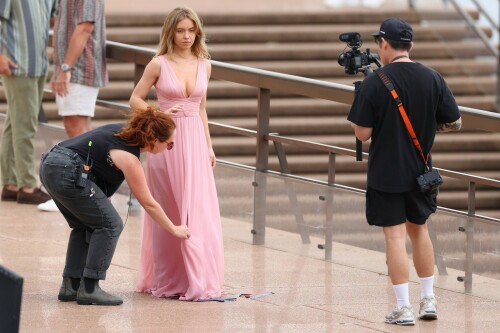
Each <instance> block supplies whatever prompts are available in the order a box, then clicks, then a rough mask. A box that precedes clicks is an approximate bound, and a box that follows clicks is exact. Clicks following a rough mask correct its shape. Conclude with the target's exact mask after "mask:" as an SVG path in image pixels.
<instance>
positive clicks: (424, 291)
mask: <svg viewBox="0 0 500 333" xmlns="http://www.w3.org/2000/svg"><path fill="white" fill-rule="evenodd" d="M420 297H421V298H424V297H428V298H429V297H434V275H432V276H429V277H424V278H420Z"/></svg>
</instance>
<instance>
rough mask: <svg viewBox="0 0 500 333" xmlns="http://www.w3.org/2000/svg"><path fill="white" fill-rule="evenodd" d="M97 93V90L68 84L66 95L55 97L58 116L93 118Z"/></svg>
mask: <svg viewBox="0 0 500 333" xmlns="http://www.w3.org/2000/svg"><path fill="white" fill-rule="evenodd" d="M98 93H99V88H96V87H89V86H84V85H81V84H77V83H70V84H69V86H68V95H66V96H64V97H61V96H56V104H57V109H58V113H59V115H60V116H62V117H64V116H88V117H93V116H94V112H95V102H96V100H97V94H98Z"/></svg>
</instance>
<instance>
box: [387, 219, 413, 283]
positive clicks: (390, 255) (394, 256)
mask: <svg viewBox="0 0 500 333" xmlns="http://www.w3.org/2000/svg"><path fill="white" fill-rule="evenodd" d="M384 235H385V244H386V256H387V266H388V268H389V275H390V277H391V282H392V284H393V285H397V284H402V283H407V282H408V280H409V262H408V254H407V253H406V228H405V225H404V224H400V225H396V226H392V227H384Z"/></svg>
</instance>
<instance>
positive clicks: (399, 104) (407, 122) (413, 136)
mask: <svg viewBox="0 0 500 333" xmlns="http://www.w3.org/2000/svg"><path fill="white" fill-rule="evenodd" d="M375 73H377V75H378V77H379V78H380V79H381V80H382V82H383V83H384V85H385V87H386V88H387V89H388V90H389V92H390V93H391V96H392V98H393V99H394V101H395V102H396V105H397V107H398V110H399V113H400V114H401V118H403V121H404V123H405V125H406V129H407V130H408V133H409V134H410V137H411V139H412V141H413V144H414V145H415V148H417V151H418V153H419V154H420V156H421V157H422V160H423V161H424V163H425V169H426V170H428V169H429V167H428V165H427V161H428V160H429V154H427V156H425V155H424V152H423V150H422V147H421V146H420V142H419V141H418V139H417V135H416V134H415V131H414V130H413V126H412V125H411V122H410V119H409V118H408V115H407V114H406V111H405V108H404V107H403V102H402V101H401V99H400V98H399V96H398V93H397V92H396V89H394V85H393V84H392V82H391V80H389V78H388V77H387V75H385V73H384V72H383V71H382V70H380V69H378V70H376V71H375Z"/></svg>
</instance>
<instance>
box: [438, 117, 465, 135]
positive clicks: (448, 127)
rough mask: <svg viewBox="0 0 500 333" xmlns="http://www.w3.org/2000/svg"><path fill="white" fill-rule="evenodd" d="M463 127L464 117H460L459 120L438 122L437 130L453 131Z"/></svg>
mask: <svg viewBox="0 0 500 333" xmlns="http://www.w3.org/2000/svg"><path fill="white" fill-rule="evenodd" d="M460 128H462V118H458V120H456V121H454V122H451V123H441V124H437V128H436V131H438V132H452V131H458V130H460Z"/></svg>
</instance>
